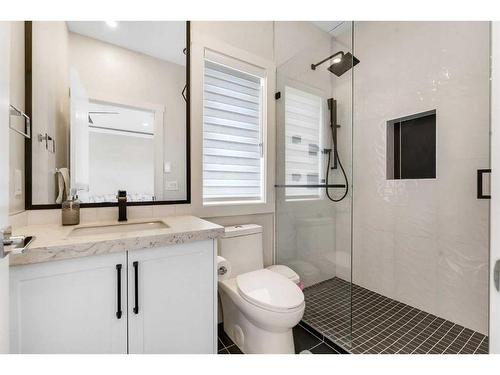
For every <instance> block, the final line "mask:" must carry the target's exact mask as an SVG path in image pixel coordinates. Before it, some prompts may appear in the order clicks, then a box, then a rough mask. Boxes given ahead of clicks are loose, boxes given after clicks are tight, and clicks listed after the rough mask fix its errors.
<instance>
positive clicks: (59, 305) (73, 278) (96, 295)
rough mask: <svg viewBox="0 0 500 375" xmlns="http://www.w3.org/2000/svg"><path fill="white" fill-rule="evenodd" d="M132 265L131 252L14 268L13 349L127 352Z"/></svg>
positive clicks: (58, 351)
mask: <svg viewBox="0 0 500 375" xmlns="http://www.w3.org/2000/svg"><path fill="white" fill-rule="evenodd" d="M126 269H127V254H126V253H125V252H122V253H115V254H108V255H100V256H90V257H84V258H78V259H71V260H63V261H56V262H47V263H38V264H32V265H26V266H18V267H11V269H10V298H11V303H10V309H11V311H10V317H11V322H10V324H11V332H10V340H11V345H10V348H11V352H13V353H56V354H57V353H127V306H126V303H127V272H126ZM118 293H120V298H118ZM119 302H120V303H121V308H120V304H119ZM120 312H121V314H120ZM117 313H118V315H117Z"/></svg>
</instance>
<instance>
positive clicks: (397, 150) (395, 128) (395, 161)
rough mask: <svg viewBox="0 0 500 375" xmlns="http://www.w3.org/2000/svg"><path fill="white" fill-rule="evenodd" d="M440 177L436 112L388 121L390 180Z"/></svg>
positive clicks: (388, 175)
mask: <svg viewBox="0 0 500 375" xmlns="http://www.w3.org/2000/svg"><path fill="white" fill-rule="evenodd" d="M423 178H436V111H435V110H433V111H429V112H424V113H419V114H416V115H412V116H407V117H403V118H399V119H396V120H391V121H388V122H387V179H388V180H400V179H423Z"/></svg>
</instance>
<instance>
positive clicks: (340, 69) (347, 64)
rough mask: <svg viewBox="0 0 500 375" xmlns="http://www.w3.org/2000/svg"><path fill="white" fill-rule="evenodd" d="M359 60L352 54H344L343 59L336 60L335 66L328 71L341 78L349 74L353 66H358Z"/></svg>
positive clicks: (331, 66) (334, 61)
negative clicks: (346, 73)
mask: <svg viewBox="0 0 500 375" xmlns="http://www.w3.org/2000/svg"><path fill="white" fill-rule="evenodd" d="M358 63H359V60H358V59H357V58H356V57H355V56H353V55H352V54H351V53H350V52H347V53H346V54H344V55H343V56H342V57H341V58H338V59H334V60H333V64H332V65H330V66H329V67H328V70H329V71H330V72H332V73H333V74H335V75H336V76H337V77H340V76H341V75H342V74H344V73H345V72H347V71H348V70H349V69H351V68H352V67H353V66H356V65H357V64H358Z"/></svg>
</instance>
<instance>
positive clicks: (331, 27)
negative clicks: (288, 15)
mask: <svg viewBox="0 0 500 375" xmlns="http://www.w3.org/2000/svg"><path fill="white" fill-rule="evenodd" d="M311 22H312V23H313V24H315V25H316V26H317V27H319V28H320V29H321V30H323V31H326V32H327V33H329V34H331V35H332V36H336V35H338V33H340V32H342V31H343V30H344V29H345V27H346V26H348V22H345V21H311Z"/></svg>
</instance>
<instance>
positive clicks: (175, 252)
mask: <svg viewBox="0 0 500 375" xmlns="http://www.w3.org/2000/svg"><path fill="white" fill-rule="evenodd" d="M128 257H129V259H128V261H129V263H128V264H129V296H128V300H129V350H130V353H215V352H216V347H217V346H216V334H215V331H216V323H215V319H216V305H215V301H216V298H217V291H216V288H215V285H216V284H215V283H216V281H215V275H216V273H215V268H216V266H215V250H214V242H213V241H212V240H210V241H198V242H192V243H189V244H181V245H175V246H170V247H163V248H157V249H151V250H140V251H131V252H129V255H128Z"/></svg>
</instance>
